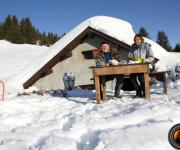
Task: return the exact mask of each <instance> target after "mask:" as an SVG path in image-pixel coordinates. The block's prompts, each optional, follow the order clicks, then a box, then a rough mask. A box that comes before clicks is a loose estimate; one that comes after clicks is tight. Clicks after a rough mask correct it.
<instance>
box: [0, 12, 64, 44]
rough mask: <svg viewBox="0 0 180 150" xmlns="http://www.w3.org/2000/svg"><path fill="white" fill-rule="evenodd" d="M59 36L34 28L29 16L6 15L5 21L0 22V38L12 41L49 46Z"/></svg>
mask: <svg viewBox="0 0 180 150" xmlns="http://www.w3.org/2000/svg"><path fill="white" fill-rule="evenodd" d="M60 38H61V37H60V36H58V35H57V34H53V33H51V32H49V33H48V34H46V33H45V32H43V33H41V32H39V30H38V29H37V28H35V27H34V26H33V25H32V23H31V20H30V18H29V17H25V18H23V19H21V21H20V23H19V21H18V19H17V17H16V16H11V15H8V16H7V17H6V18H5V21H4V22H2V23H0V39H6V40H8V41H10V42H12V43H28V44H40V45H46V46H50V45H52V44H54V43H55V42H56V41H57V40H59V39H60Z"/></svg>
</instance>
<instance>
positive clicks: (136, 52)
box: [128, 34, 157, 98]
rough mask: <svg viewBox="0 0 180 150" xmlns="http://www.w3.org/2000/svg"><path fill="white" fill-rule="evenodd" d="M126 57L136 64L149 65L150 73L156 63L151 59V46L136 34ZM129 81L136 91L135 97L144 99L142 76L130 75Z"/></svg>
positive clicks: (154, 59) (153, 58)
mask: <svg viewBox="0 0 180 150" xmlns="http://www.w3.org/2000/svg"><path fill="white" fill-rule="evenodd" d="M128 57H129V59H130V60H132V61H135V62H138V63H150V70H151V71H152V70H153V68H154V64H155V62H156V61H157V59H156V58H155V57H153V54H152V49H151V45H150V44H148V43H146V42H144V39H143V37H142V36H141V35H140V34H136V35H135V36H134V44H132V46H131V48H130V51H129V54H128ZM130 77H131V81H132V84H133V86H134V88H135V89H136V95H135V97H134V98H136V97H140V98H142V97H144V96H145V87H144V76H143V74H132V75H131V76H130Z"/></svg>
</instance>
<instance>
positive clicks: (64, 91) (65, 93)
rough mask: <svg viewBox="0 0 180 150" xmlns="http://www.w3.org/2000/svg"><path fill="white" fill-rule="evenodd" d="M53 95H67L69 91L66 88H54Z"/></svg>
mask: <svg viewBox="0 0 180 150" xmlns="http://www.w3.org/2000/svg"><path fill="white" fill-rule="evenodd" d="M52 95H53V96H57V97H59V96H63V97H67V96H68V93H67V91H66V90H54V91H53V93H52Z"/></svg>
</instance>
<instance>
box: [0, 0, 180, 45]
mask: <svg viewBox="0 0 180 150" xmlns="http://www.w3.org/2000/svg"><path fill="white" fill-rule="evenodd" d="M179 9H180V0H88V1H86V0H0V21H3V20H4V19H5V17H6V16H7V15H8V14H14V15H16V16H17V17H18V18H19V19H21V18H22V17H25V16H29V17H30V18H31V20H32V22H33V24H34V25H35V26H36V27H38V28H39V29H40V31H46V32H48V31H51V32H54V33H58V34H62V33H64V32H68V31H69V30H71V29H72V28H73V27H75V26H76V25H78V24H79V23H80V22H82V21H83V20H85V19H87V18H89V17H92V16H96V15H107V16H113V17H117V18H120V19H124V20H126V21H128V22H130V23H131V24H132V25H133V29H134V30H135V31H136V32H137V31H138V30H139V28H140V27H141V26H144V27H145V28H146V29H147V30H148V32H149V33H150V36H151V38H152V39H153V40H156V35H157V32H158V30H164V31H165V32H166V33H167V34H168V36H169V39H170V41H171V44H172V45H173V46H174V45H175V44H176V43H180V10H179Z"/></svg>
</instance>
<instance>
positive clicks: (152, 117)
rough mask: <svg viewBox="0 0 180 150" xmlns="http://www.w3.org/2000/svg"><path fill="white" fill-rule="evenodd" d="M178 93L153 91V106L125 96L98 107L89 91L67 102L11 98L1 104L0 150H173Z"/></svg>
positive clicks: (179, 105)
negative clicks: (171, 131) (171, 135)
mask: <svg viewBox="0 0 180 150" xmlns="http://www.w3.org/2000/svg"><path fill="white" fill-rule="evenodd" d="M179 90H180V87H179V86H177V87H176V88H175V89H169V94H168V96H164V95H161V92H162V89H161V88H159V87H158V88H152V99H151V101H145V100H144V99H132V98H131V96H129V94H127V93H125V92H124V93H123V98H122V99H120V100H113V99H112V100H108V101H106V102H104V103H102V104H99V105H98V104H96V103H95V93H94V92H93V91H81V90H75V91H73V92H71V93H69V97H68V98H62V97H60V96H59V97H53V96H51V95H50V94H48V93H46V94H45V95H44V96H38V95H36V94H32V95H30V96H29V95H28V96H21V97H17V96H16V93H11V98H9V99H8V100H6V101H5V102H1V103H0V149H1V150H12V149H18V150H120V149H122V150H136V149H137V150H173V148H171V146H170V145H169V143H168V131H169V129H170V128H171V127H172V126H173V125H174V124H176V123H179V122H180V117H179V114H180V94H179ZM108 94H109V95H112V92H109V93H108Z"/></svg>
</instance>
